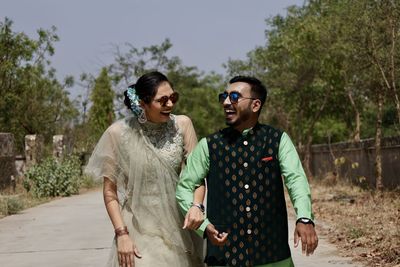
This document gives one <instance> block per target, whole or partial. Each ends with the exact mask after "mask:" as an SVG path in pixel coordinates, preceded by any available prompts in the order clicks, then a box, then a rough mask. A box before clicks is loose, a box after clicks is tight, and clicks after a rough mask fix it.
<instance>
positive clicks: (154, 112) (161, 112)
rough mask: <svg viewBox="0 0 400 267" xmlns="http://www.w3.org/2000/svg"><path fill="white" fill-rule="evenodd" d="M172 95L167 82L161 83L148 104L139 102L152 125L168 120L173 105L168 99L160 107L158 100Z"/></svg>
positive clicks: (172, 91)
mask: <svg viewBox="0 0 400 267" xmlns="http://www.w3.org/2000/svg"><path fill="white" fill-rule="evenodd" d="M173 93H174V90H173V89H172V87H171V85H170V84H169V83H168V82H163V83H161V84H160V85H159V86H158V88H157V93H156V95H155V96H154V98H153V99H152V100H151V102H150V103H148V104H146V103H144V102H141V103H142V104H141V106H142V108H143V109H144V111H145V113H146V117H147V120H148V121H150V122H154V123H162V122H167V121H168V120H170V116H169V115H170V114H171V112H172V110H173V109H174V106H175V103H173V102H172V101H171V99H168V101H167V102H166V103H165V105H162V103H160V102H159V101H158V100H160V99H161V98H162V97H163V96H167V97H170V96H171V95H172V94H173Z"/></svg>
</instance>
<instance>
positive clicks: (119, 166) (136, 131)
mask: <svg viewBox="0 0 400 267" xmlns="http://www.w3.org/2000/svg"><path fill="white" fill-rule="evenodd" d="M85 171H86V172H87V173H90V174H91V175H92V176H93V177H95V179H103V177H108V178H109V179H110V180H111V181H113V182H115V183H116V184H117V188H118V194H119V199H120V204H121V208H122V209H123V211H124V212H129V213H130V216H131V218H132V221H131V222H125V223H127V224H130V223H132V226H133V228H134V229H135V230H136V231H137V232H138V233H139V234H140V236H142V237H143V238H144V236H157V237H160V238H162V239H163V240H164V242H165V243H166V244H167V245H168V246H170V247H171V248H173V249H174V250H178V251H179V252H180V253H185V254H186V255H187V253H189V254H192V255H194V254H195V253H194V247H193V242H192V240H191V238H190V234H189V231H184V230H182V229H181V227H182V225H183V216H182V215H181V214H180V212H179V210H178V206H177V203H176V200H175V187H176V183H177V180H178V175H177V173H176V171H175V170H174V169H173V168H172V167H171V166H169V164H167V163H166V162H165V161H164V160H163V159H162V158H160V156H159V155H158V154H157V153H156V152H155V150H154V149H153V147H152V145H151V144H150V143H149V142H148V140H146V137H145V136H143V132H142V130H141V127H140V126H139V125H138V122H137V121H136V120H135V118H130V119H125V120H122V121H118V122H116V123H114V124H113V125H112V126H110V128H108V129H107V130H106V132H105V133H104V134H103V136H102V137H101V139H100V141H99V143H98V144H97V146H96V148H95V150H94V152H93V154H92V156H91V158H90V160H89V163H88V165H87V167H86V170H85Z"/></svg>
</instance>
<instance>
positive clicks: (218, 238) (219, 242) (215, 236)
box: [206, 223, 228, 246]
mask: <svg viewBox="0 0 400 267" xmlns="http://www.w3.org/2000/svg"><path fill="white" fill-rule="evenodd" d="M206 233H207V237H208V239H209V240H210V241H211V244H213V245H215V246H223V245H225V243H226V242H227V241H228V233H225V232H222V233H220V232H218V230H217V229H215V226H214V225H213V224H211V223H210V224H209V225H207V228H206Z"/></svg>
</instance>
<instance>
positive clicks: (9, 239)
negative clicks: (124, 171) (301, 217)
mask: <svg viewBox="0 0 400 267" xmlns="http://www.w3.org/2000/svg"><path fill="white" fill-rule="evenodd" d="M289 225H290V226H293V222H292V221H290V223H289ZM292 233H293V229H292V228H291V229H290V236H292ZM112 238H113V229H112V226H111V223H110V221H109V219H108V216H107V213H106V211H105V209H104V205H103V199H102V195H101V191H94V192H89V193H86V194H83V195H79V196H73V197H69V198H63V199H59V200H55V201H52V202H50V203H46V204H43V205H40V206H38V207H35V208H32V209H28V210H25V211H24V212H22V213H21V214H17V215H13V216H9V217H6V218H3V219H1V220H0V266H1V267H32V266H41V267H50V266H51V267H54V266H56V267H64V266H65V267H72V266H73V267H77V266H82V267H83V266H84V267H86V266H104V265H105V263H106V260H107V258H108V253H109V249H110V245H111V242H112ZM319 239H320V241H319V247H318V249H317V251H316V252H315V253H314V255H312V256H310V257H306V256H304V255H301V249H300V248H297V249H293V240H292V239H291V240H290V242H291V243H290V245H291V248H292V252H293V259H294V262H295V264H296V266H300V267H301V266H307V267H338V266H340V267H358V266H361V265H356V264H354V263H353V264H352V263H351V260H350V259H348V258H343V257H339V256H338V253H337V250H336V249H335V248H334V246H333V245H331V244H329V243H328V242H327V241H326V238H325V237H323V236H320V237H319Z"/></svg>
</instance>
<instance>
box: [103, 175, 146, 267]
mask: <svg viewBox="0 0 400 267" xmlns="http://www.w3.org/2000/svg"><path fill="white" fill-rule="evenodd" d="M103 198H104V204H105V206H106V210H107V213H108V216H109V217H110V220H111V222H112V224H113V226H114V229H115V233H116V236H115V238H116V241H117V249H118V261H119V264H120V266H129V267H134V266H135V256H136V257H138V258H141V257H142V256H141V255H140V253H139V250H138V249H137V248H136V246H135V244H134V242H133V241H132V239H131V238H130V236H129V233H128V232H123V233H122V234H118V232H120V230H123V229H124V227H125V226H126V225H125V223H124V220H123V219H122V215H121V211H120V208H119V202H118V195H117V186H116V184H115V183H113V182H112V181H111V180H110V179H108V178H107V177H104V183H103Z"/></svg>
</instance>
